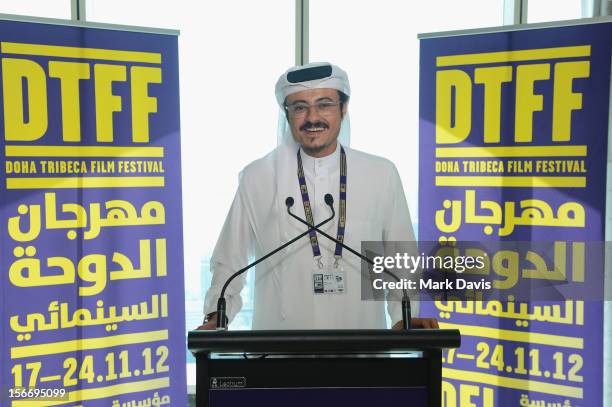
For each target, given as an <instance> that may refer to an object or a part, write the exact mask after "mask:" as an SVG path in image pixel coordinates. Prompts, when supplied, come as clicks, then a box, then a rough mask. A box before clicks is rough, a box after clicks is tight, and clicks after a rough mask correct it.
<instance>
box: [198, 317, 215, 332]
mask: <svg viewBox="0 0 612 407" xmlns="http://www.w3.org/2000/svg"><path fill="white" fill-rule="evenodd" d="M214 329H217V315H216V314H215V315H213V316H212V317H211V318H210V319H209V320H208V321H206V320H205V321H204V323H203V324H202V325H200V326H199V327H197V328H196V330H198V331H211V330H214Z"/></svg>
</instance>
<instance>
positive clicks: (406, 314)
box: [287, 194, 412, 330]
mask: <svg viewBox="0 0 612 407" xmlns="http://www.w3.org/2000/svg"><path fill="white" fill-rule="evenodd" d="M325 203H326V204H327V205H328V206H329V207H330V209H331V211H332V217H333V216H335V214H336V212H335V211H334V205H333V203H334V198H333V197H332V196H331V194H325ZM287 213H288V214H289V215H290V216H291V217H292V218H294V219H296V220H298V221H300V222H301V223H303V224H305V225H306V226H308V232H310V230H311V229H314V230H315V231H316V232H318V233H320V234H321V235H323V236H325V237H326V238H328V239H329V240H331V241H333V242H334V243H336V244H339V245H340V246H342V247H343V248H344V249H346V250H348V251H349V252H351V253H353V254H354V255H355V256H357V257H359V258H360V259H361V260H363V261H365V262H366V263H368V264H370V265H374V261H373V260H372V259H370V258H368V257H366V256H364V255H363V254H361V253H359V252H358V251H356V250H354V249H352V248H351V247H348V246H347V245H345V244H344V243H343V242H341V241H339V240H338V239H336V238H334V237H332V236H330V235H328V234H327V233H325V232H323V231H322V230H321V229H319V226H318V225H317V226H312V225H310V223H308V222H307V221H306V220H304V219H302V218H300V217H299V216H297V215H295V214H293V213H292V212H291V207H290V206H289V205H287ZM383 272H384V273H386V274H388V275H390V276H391V277H393V278H394V279H395V280H396V281H397V282H400V281H401V280H400V278H399V277H398V276H397V275H396V274H395V273H393V272H391V271H389V270H387V269H386V268H383ZM402 291H403V296H402V321H403V323H404V329H406V330H408V329H411V327H412V326H411V325H412V315H411V310H410V297H408V292H407V291H406V289H405V288H402Z"/></svg>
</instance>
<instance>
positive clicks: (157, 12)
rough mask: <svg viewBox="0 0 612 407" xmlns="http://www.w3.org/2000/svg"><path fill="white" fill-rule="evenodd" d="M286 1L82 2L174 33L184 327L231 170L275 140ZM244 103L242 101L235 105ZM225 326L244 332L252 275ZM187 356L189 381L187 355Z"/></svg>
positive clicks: (231, 184) (286, 61)
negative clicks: (237, 309)
mask: <svg viewBox="0 0 612 407" xmlns="http://www.w3.org/2000/svg"><path fill="white" fill-rule="evenodd" d="M293 7H294V6H293V2H290V1H275V2H265V3H262V2H253V1H249V0H233V1H215V2H209V1H207V2H193V1H188V0H177V1H174V2H172V3H170V2H168V1H162V0H130V1H125V0H103V1H102V0H96V1H91V0H90V1H88V3H87V6H86V15H87V20H88V21H95V22H105V23H112V24H126V25H136V26H146V27H156V28H172V29H178V30H180V31H181V34H180V36H179V69H180V72H179V75H180V76H179V77H180V99H181V149H182V158H181V160H182V176H183V219H185V222H184V224H183V236H184V247H185V297H186V304H185V309H186V313H187V315H186V328H187V330H192V329H194V328H195V327H197V326H198V325H200V324H201V323H202V318H203V299H204V294H205V293H206V290H207V289H208V287H209V286H210V279H211V274H210V272H209V271H210V269H209V260H210V256H211V255H212V251H213V248H214V246H215V243H216V241H217V237H218V235H219V232H220V231H221V227H222V226H223V222H224V220H225V216H226V215H227V212H228V210H229V207H230V205H231V202H232V199H233V197H234V194H235V192H236V188H237V186H238V173H239V172H240V171H241V170H242V168H244V167H245V166H246V165H247V164H248V163H249V162H251V161H253V160H254V159H256V158H259V157H262V156H263V155H265V154H266V153H268V152H269V151H270V150H272V149H273V148H274V147H276V130H277V129H276V128H277V119H278V112H279V110H278V106H277V104H276V99H275V97H274V84H275V83H276V80H277V78H278V76H279V75H280V74H281V73H283V72H284V71H285V70H286V69H287V68H288V67H289V66H291V65H293V63H294V51H293V50H294V36H293V24H294V20H295V19H294V18H293V14H292V13H293ZM245 106H248V108H247V109H245ZM247 280H248V283H249V284H248V286H247V288H246V289H245V290H243V293H242V295H243V300H244V307H243V309H242V311H241V313H240V314H239V315H238V316H237V317H236V319H235V320H234V322H233V323H232V325H231V328H232V329H249V328H250V326H251V315H252V307H253V301H252V299H253V296H252V293H253V279H252V277H250V276H249V277H248V278H247ZM187 355H188V370H187V373H188V376H187V382H188V384H189V385H193V384H195V364H194V363H195V360H194V359H193V357H192V355H191V353H190V352H188V353H187Z"/></svg>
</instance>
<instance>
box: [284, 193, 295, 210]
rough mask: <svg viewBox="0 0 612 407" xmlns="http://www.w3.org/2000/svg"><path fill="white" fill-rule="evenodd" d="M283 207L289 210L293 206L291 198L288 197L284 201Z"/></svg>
mask: <svg viewBox="0 0 612 407" xmlns="http://www.w3.org/2000/svg"><path fill="white" fill-rule="evenodd" d="M285 206H286V207H287V208H291V207H292V206H293V197H290V196H288V197H287V199H285Z"/></svg>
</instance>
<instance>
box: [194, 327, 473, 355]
mask: <svg viewBox="0 0 612 407" xmlns="http://www.w3.org/2000/svg"><path fill="white" fill-rule="evenodd" d="M187 344H188V348H189V350H190V351H191V352H192V353H194V354H197V353H201V352H203V353H210V352H218V353H233V352H262V353H266V352H268V353H277V352H278V353H283V352H291V353H293V352H298V353H319V352H334V353H355V352H359V353H368V352H405V351H421V350H433V349H443V348H457V347H459V345H460V344H461V334H460V332H459V330H457V329H411V330H408V331H406V330H401V331H396V330H390V329H358V330H357V329H355V330H332V329H330V330H289V331H280V330H279V331H263V330H262V331H190V332H189V335H188V340H187Z"/></svg>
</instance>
